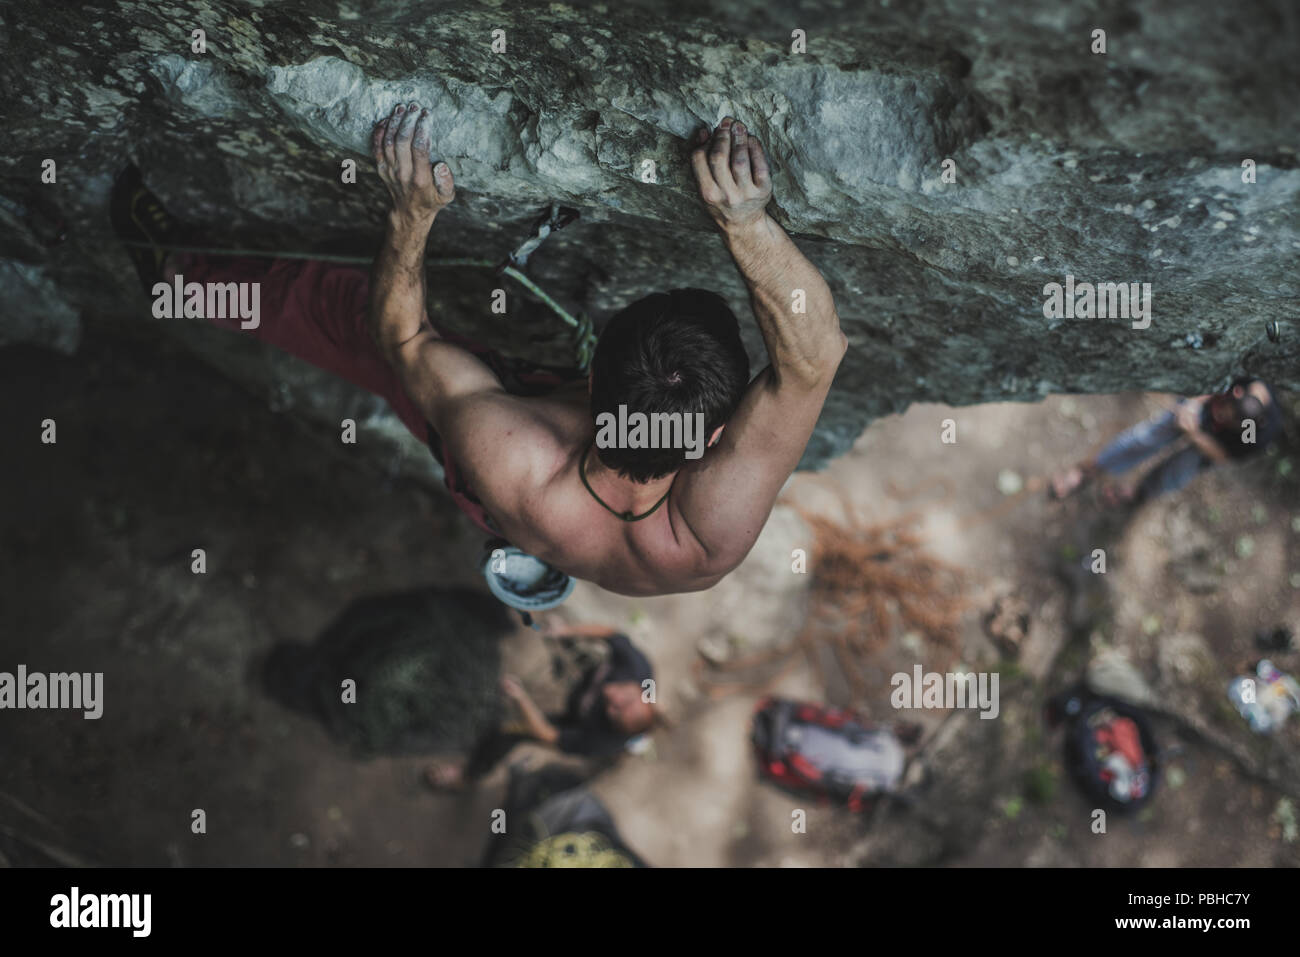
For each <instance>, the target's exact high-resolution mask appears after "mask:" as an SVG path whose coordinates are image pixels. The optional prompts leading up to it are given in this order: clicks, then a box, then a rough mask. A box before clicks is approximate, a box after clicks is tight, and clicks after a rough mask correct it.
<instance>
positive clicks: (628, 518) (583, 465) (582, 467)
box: [578, 440, 672, 522]
mask: <svg viewBox="0 0 1300 957" xmlns="http://www.w3.org/2000/svg"><path fill="white" fill-rule="evenodd" d="M595 444H596V443H595V441H594V440H593V441H592V442H591V443H590V444H589V445H588V446H587V450H586V451H585V452H583V453H582V459H581V460H580V461H579V462H578V474H579V475H580V476H582V484H583V485H584V486H585V487H586V489H587V491H588V492H590V493H591V497H592V498H594V499H595V500H596V501H597V502H600V504H601V507H602V508H604V509H605V511H607V512H609V514H611V515H613V516H615V517H616V518H618V519H621V520H622V521H624V522H639V521H641V519H643V518H649V517H650V516H651V515H653V514H654V513H655V510H656V509H658V508H659V506H660V505H662V504H663V503H664V502H666V501H668V492H671V491H672V487H671V486H670V487H669V489H668V492H664V497H663V498H661V499H660V500H659V501H657V502H655V504H654V507H653V508H651V509H650V511H648V512H642V513H641V514H640V515H633V514H632V513H631V512H617V511H615V510H614V509H612V508H610V507H609V506H608V505H606V504H605V503H604V501H602V500H601V497H600V496H599V495H597V494H596V490H595V489H593V488H592V487H591V483H590V482H588V481H587V456H588V455H590V454H591V448H592V446H593V445H595Z"/></svg>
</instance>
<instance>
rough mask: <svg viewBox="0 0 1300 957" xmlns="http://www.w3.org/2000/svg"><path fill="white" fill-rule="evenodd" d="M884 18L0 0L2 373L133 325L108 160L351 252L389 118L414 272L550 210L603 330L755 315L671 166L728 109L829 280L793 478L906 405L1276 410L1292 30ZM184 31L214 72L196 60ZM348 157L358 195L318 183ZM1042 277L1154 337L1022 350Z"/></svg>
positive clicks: (306, 381)
mask: <svg viewBox="0 0 1300 957" xmlns="http://www.w3.org/2000/svg"><path fill="white" fill-rule="evenodd" d="M901 6H903V5H902V4H887V3H884V2H877V3H871V4H859V3H856V2H853V3H850V2H847V0H845V2H835V0H828V2H823V3H818V4H816V5H815V6H812V7H810V8H809V9H807V10H805V11H803V12H801V13H798V14H796V13H784V12H781V11H780V10H778V9H776V8H775V7H772V6H770V5H767V4H764V3H760V2H757V0H740V2H730V3H722V2H718V0H714V2H712V3H709V4H704V5H697V4H687V3H684V2H682V3H672V2H670V3H650V2H648V0H647V2H643V3H619V4H595V5H591V4H577V5H574V6H565V5H561V4H549V5H546V6H541V5H531V4H530V5H525V4H516V3H495V4H481V3H449V4H441V5H438V6H437V8H436V9H434V7H433V6H432V5H428V4H413V3H382V4H374V3H360V2H351V3H349V2H340V3H304V2H294V0H290V2H282V3H273V4H272V3H267V4H264V5H261V4H242V3H235V2H220V0H175V2H164V3H142V2H129V0H102V2H99V3H96V4H92V5H86V6H73V7H64V6H61V5H51V4H48V3H37V2H35V0H16V2H12V3H10V4H8V5H6V7H5V8H4V10H3V12H0V52H2V53H3V57H2V58H0V80H2V81H3V88H4V90H5V93H6V96H5V99H4V103H3V104H2V105H0V111H3V112H2V113H0V117H2V119H0V123H2V125H3V128H4V130H5V133H6V137H7V141H8V148H7V149H6V150H5V151H4V155H3V157H0V200H3V201H0V221H2V223H3V226H4V229H3V238H0V296H3V299H4V302H5V308H4V310H3V315H2V317H0V342H3V341H37V342H43V343H46V344H48V345H50V346H52V347H56V348H60V349H64V350H67V349H71V348H73V347H74V346H75V343H76V341H77V335H78V324H79V322H81V321H84V320H85V319H86V318H92V319H93V318H96V317H104V318H112V319H116V320H132V321H140V322H151V321H154V320H151V319H149V318H148V304H147V300H146V299H145V297H144V296H143V294H142V293H141V292H140V291H139V290H138V288H137V287H136V284H135V282H134V277H133V276H132V274H131V272H130V270H129V269H128V267H127V261H126V259H125V257H124V256H123V254H122V253H121V251H120V249H119V248H117V247H116V246H115V245H114V243H113V242H112V240H111V236H110V234H109V231H108V227H107V215H106V199H107V195H108V191H109V187H110V185H111V182H112V177H113V174H114V173H115V172H116V170H117V169H119V168H120V166H121V165H122V164H123V163H124V162H125V161H126V160H127V159H128V158H134V159H135V160H136V161H137V162H139V163H140V165H141V166H142V167H143V168H144V170H145V175H146V179H147V181H148V182H150V183H151V184H153V185H154V186H155V188H156V189H157V191H158V192H159V193H160V195H162V196H163V198H164V199H165V200H166V201H167V203H168V204H169V206H170V207H172V208H173V210H174V211H175V212H176V213H177V214H178V215H180V216H181V217H183V218H185V219H187V220H191V221H194V222H196V223H199V224H202V225H204V226H205V227H206V228H207V229H209V230H210V231H211V234H212V236H213V237H214V238H215V239H220V240H223V241H228V242H235V241H237V242H239V243H241V244H243V245H246V246H256V247H258V248H265V249H274V248H298V249H316V250H322V249H331V250H340V249H347V250H350V251H353V252H358V253H363V254H364V253H368V252H369V251H370V250H372V249H373V244H374V242H375V240H376V238H377V236H378V233H379V229H380V222H381V216H382V211H383V204H384V194H383V191H382V189H381V187H380V185H379V183H378V181H377V180H376V179H375V178H374V176H373V174H372V173H371V172H370V170H369V165H368V162H367V159H366V156H365V149H366V146H365V144H366V142H367V134H368V131H369V129H370V127H371V124H372V123H373V122H374V121H375V120H376V119H377V118H378V117H379V116H380V115H381V114H383V113H384V112H386V111H387V110H388V109H389V108H390V107H391V105H392V104H393V103H394V102H396V101H397V100H398V99H408V100H409V99H419V100H420V101H421V102H424V103H434V104H436V105H437V109H438V114H437V123H436V126H435V135H434V145H435V148H436V151H437V152H438V153H439V154H440V155H441V156H442V157H444V158H446V159H447V160H448V162H450V163H451V165H452V167H453V169H454V170H455V172H456V175H457V180H458V186H459V199H458V200H457V203H456V204H455V205H454V207H452V208H451V209H449V211H448V212H447V214H446V215H444V216H443V217H442V218H440V220H439V222H438V224H437V227H436V232H435V237H434V240H433V243H432V247H433V252H434V253H435V254H437V255H444V256H481V257H484V258H488V259H498V258H500V257H501V256H502V255H503V254H504V253H505V252H506V251H508V250H509V249H511V248H513V247H514V246H515V245H516V244H517V243H518V242H519V241H521V240H522V239H523V238H524V236H525V235H526V233H527V226H528V224H529V223H530V222H531V220H532V219H533V217H534V216H535V215H536V213H537V211H538V209H539V208H540V207H542V206H543V205H544V204H545V203H546V202H549V201H552V200H554V201H561V202H564V203H567V204H570V205H574V206H577V207H579V208H580V209H581V211H582V217H583V218H582V220H581V221H580V222H579V223H578V224H576V225H574V226H571V227H569V228H568V229H566V230H565V231H564V232H563V233H561V234H559V235H558V236H557V237H555V238H554V239H552V240H550V241H549V242H548V243H547V245H545V246H544V247H542V250H541V251H540V252H539V253H537V254H536V256H535V257H534V259H533V260H532V262H531V265H530V268H531V270H532V272H533V274H534V275H535V277H536V278H537V279H538V281H539V282H541V283H542V285H543V286H544V288H546V289H547V291H548V292H550V293H551V294H552V295H554V296H556V297H557V298H558V299H559V300H561V301H562V302H565V303H567V304H569V305H571V306H573V307H574V308H577V309H582V310H584V311H586V312H588V313H589V314H590V315H591V316H593V317H594V318H595V319H596V320H597V323H599V321H600V319H601V318H603V317H604V316H607V315H609V314H610V313H611V312H612V311H614V310H616V309H617V308H619V307H621V306H622V305H624V304H626V303H627V302H629V301H631V300H633V299H635V298H637V297H639V296H641V295H643V294H645V293H647V292H650V291H653V290H656V289H660V288H665V287H669V286H684V285H699V286H707V287H712V288H715V289H717V290H719V291H720V292H722V293H723V294H724V295H726V296H727V297H728V298H729V299H730V300H731V302H732V304H733V306H734V308H736V310H737V311H738V312H739V313H740V314H741V315H742V317H745V316H747V314H748V307H747V304H746V300H745V295H744V289H743V285H742V284H741V282H740V280H739V277H738V276H737V275H736V273H735V271H734V269H733V268H732V266H731V264H730V261H729V259H728V258H727V256H726V253H725V251H724V249H723V247H722V244H721V242H720V240H719V239H718V237H717V236H716V235H714V234H713V233H712V231H711V226H710V224H709V222H708V220H707V217H706V216H705V214H704V213H703V211H702V210H701V209H700V207H699V205H698V203H697V201H696V200H695V198H694V186H693V183H692V179H691V175H690V168H689V165H688V163H687V162H686V161H685V159H684V154H683V151H682V150H683V145H684V138H685V137H687V136H688V134H690V133H691V132H692V130H693V129H694V128H696V126H697V125H698V124H699V123H701V122H714V121H716V120H717V119H718V118H719V117H720V116H722V115H724V114H726V113H732V114H734V115H736V116H738V117H740V118H741V119H743V120H744V121H745V122H747V123H748V124H749V125H750V126H751V127H752V128H753V129H755V130H756V131H757V132H758V134H759V135H760V136H761V137H762V138H763V140H764V142H765V144H766V145H767V147H768V149H769V152H770V154H771V156H772V160H773V163H774V165H775V176H774V179H775V187H776V204H775V206H774V214H775V215H776V216H777V217H778V218H779V219H780V220H781V221H782V222H783V223H784V224H785V225H786V227H787V228H788V229H789V230H790V231H791V232H792V233H793V234H795V235H796V236H797V237H798V240H799V242H800V244H801V245H802V246H803V248H804V249H805V250H806V251H807V253H808V255H809V256H810V257H811V258H812V259H813V260H814V261H815V262H816V263H817V264H818V265H819V266H820V267H821V268H822V270H823V271H824V273H825V274H826V276H827V278H828V280H829V281H830V283H831V285H832V287H833V289H834V291H835V294H836V301H837V305H838V308H839V311H840V314H841V317H842V319H843V321H844V324H845V328H846V331H847V332H848V334H849V337H850V340H851V351H850V353H849V356H848V357H847V360H846V362H845V364H844V367H843V370H842V372H841V376H840V379H839V381H838V383H837V388H836V390H835V391H834V392H833V393H832V395H831V398H830V400H829V402H828V405H827V409H826V412H825V414H824V416H823V420H822V424H821V427H820V429H819V431H818V434H817V435H816V436H815V437H814V440H813V442H812V443H811V444H810V446H809V450H808V454H807V456H806V458H805V464H808V465H812V464H816V463H817V462H819V461H822V460H824V459H825V458H826V457H827V456H829V455H832V454H834V453H835V452H837V451H839V450H842V449H843V448H845V447H846V446H847V444H848V443H850V442H851V441H852V440H853V438H854V437H855V436H856V435H857V434H858V433H859V432H860V430H861V429H862V428H863V426H864V425H865V424H866V423H867V422H868V421H870V419H872V418H873V417H875V416H878V415H881V414H885V413H887V412H890V411H895V410H898V409H900V408H902V407H904V406H905V405H906V404H907V403H909V402H911V401H917V400H938V401H944V402H948V403H955V404H962V403H972V402H978V401H986V400H992V399H1031V398H1034V397H1036V396H1039V395H1042V394H1045V393H1048V392H1054V391H1084V392H1103V391H1118V390H1124V389H1132V388H1153V389H1168V390H1178V391H1195V392H1201V391H1204V390H1206V389H1207V388H1211V387H1214V386H1216V385H1218V384H1220V383H1221V382H1222V380H1223V379H1224V378H1225V377H1226V376H1229V375H1231V374H1234V373H1237V372H1239V371H1241V370H1243V369H1248V370H1250V371H1252V372H1255V373H1258V374H1262V375H1266V376H1268V377H1271V378H1272V379H1274V380H1275V381H1276V382H1278V383H1279V384H1282V385H1285V386H1289V387H1292V388H1294V387H1296V386H1297V385H1300V373H1298V372H1297V369H1300V363H1297V361H1296V360H1297V357H1298V356H1300V324H1298V323H1297V322H1296V315H1295V313H1294V308H1295V300H1296V297H1297V279H1296V272H1295V263H1296V261H1297V254H1300V202H1298V200H1300V171H1298V170H1297V169H1296V152H1295V151H1296V149H1297V147H1300V136H1298V135H1297V134H1298V133H1300V114H1298V113H1297V111H1296V110H1295V108H1294V103H1295V100H1296V96H1297V93H1300V56H1297V53H1300V10H1297V8H1296V7H1294V5H1290V4H1287V3H1284V2H1282V0H1275V2H1245V3H1239V4H1233V5H1231V6H1230V7H1224V6H1223V5H1220V4H1213V3H1210V2H1208V0H1206V2H1197V3H1188V4H1179V5H1177V6H1171V5H1168V4H1162V3H1154V2H1149V3H1144V2H1138V3H1106V2H1103V3H1089V4H1071V5H1061V4H1058V3H1056V2H1047V0H1042V2H1029V3H1025V4H1019V5H1017V7H1016V9H1015V11H1014V12H1008V11H1005V10H1003V9H1001V8H998V9H994V8H993V6H992V5H985V4H981V3H977V2H962V0H946V2H927V3H922V4H908V5H906V10H902V9H896V7H901ZM196 28H201V29H203V30H204V31H205V32H206V36H207V43H208V46H207V51H206V53H203V54H197V53H194V52H192V51H191V48H190V36H191V31H193V30H194V29H196ZM1096 28H1101V29H1105V30H1106V31H1107V52H1106V53H1105V54H1104V55H1094V54H1093V53H1091V52H1090V50H1089V46H1090V43H1091V40H1090V35H1091V33H1092V31H1093V30H1094V29H1096ZM496 29H503V30H505V31H506V34H505V36H506V43H507V48H506V52H505V53H504V54H500V53H495V52H493V51H492V49H491V42H492V31H493V30H496ZM794 29H802V30H805V31H807V35H808V52H807V53H805V54H794V53H791V52H790V36H791V31H792V30H794ZM45 158H53V159H55V160H56V161H57V163H58V181H57V183H56V184H54V185H43V184H42V183H41V181H40V174H41V161H42V160H43V159H45ZM349 158H350V159H355V160H357V162H358V165H359V169H358V182H357V183H356V184H354V185H349V184H344V183H342V182H340V164H341V163H342V162H343V161H344V160H346V159H349ZM946 159H952V160H953V162H954V163H955V169H956V182H955V183H946V182H944V181H943V179H942V177H941V174H942V173H943V169H944V167H943V164H944V161H945V160H946ZM1243 159H1252V160H1253V161H1254V162H1255V164H1256V169H1257V182H1255V183H1253V184H1252V183H1243V182H1242V175H1241V163H1242V160H1243ZM646 161H653V163H654V164H655V180H656V181H655V182H645V181H643V171H644V170H645V163H646ZM46 207H48V208H56V209H57V210H58V211H59V212H60V213H61V214H62V216H63V217H64V219H65V220H66V221H67V222H68V224H69V225H70V227H71V237H70V239H69V240H68V241H67V242H64V243H62V244H60V245H57V246H53V247H50V248H46V247H45V246H43V245H42V243H41V237H40V230H39V228H38V226H39V224H38V226H33V225H31V222H30V216H29V211H30V210H32V209H36V208H46ZM1067 274H1072V275H1074V276H1075V277H1076V278H1077V279H1078V280H1079V281H1090V282H1125V283H1129V282H1150V283H1151V284H1152V296H1153V321H1152V324H1151V326H1150V328H1148V329H1145V330H1135V329H1132V328H1130V324H1129V321H1128V320H1125V319H1113V318H1112V319H1065V320H1049V319H1046V318H1044V315H1043V308H1042V307H1043V293H1042V290H1043V286H1044V284H1045V283H1048V282H1062V281H1064V278H1065V276H1066V275H1067ZM434 281H435V291H434V298H435V300H436V301H435V303H434V308H436V309H437V310H438V311H439V314H440V315H444V316H446V317H449V321H451V322H452V323H453V324H459V325H460V326H461V327H463V328H467V329H477V330H479V331H480V334H482V335H485V336H492V335H499V334H501V333H503V332H509V331H510V330H506V329H503V328H502V327H503V326H504V324H505V323H506V322H507V321H509V320H503V319H502V318H501V317H493V316H491V315H490V313H489V312H488V309H487V302H488V294H489V290H490V289H491V288H492V287H493V286H494V285H496V283H495V282H494V281H493V280H492V279H491V277H490V276H489V275H487V274H483V273H474V272H467V271H463V270H462V271H459V272H453V271H445V270H439V271H437V272H436V273H435V274H434ZM1270 320H1280V321H1281V336H1280V339H1279V341H1278V342H1276V343H1275V342H1272V341H1270V340H1269V339H1268V338H1267V337H1266V335H1265V324H1266V322H1268V321H1270ZM191 322H192V321H191ZM535 325H536V324H535V323H534V324H532V325H530V326H529V327H528V328H529V329H530V333H529V334H530V335H531V334H533V332H534V331H535V329H534V327H535ZM163 328H165V330H166V331H167V332H168V333H173V334H179V335H183V336H185V337H187V338H189V339H190V340H191V341H192V342H193V344H194V346H195V348H198V349H200V350H201V351H202V352H203V353H204V354H205V355H208V356H210V357H211V358H213V360H214V361H216V362H218V363H219V364H222V365H223V366H224V367H225V368H227V369H228V370H229V371H231V372H232V374H235V375H238V376H240V377H242V378H244V379H245V380H246V381H249V382H251V383H256V384H258V385H259V386H260V387H264V388H268V389H269V390H270V391H271V392H272V393H273V394H275V395H277V396H279V397H280V399H282V400H285V404H288V405H294V406H296V407H298V408H299V409H301V410H302V411H303V412H304V413H306V414H307V415H308V416H309V417H316V418H319V419H321V420H322V421H333V422H335V423H337V421H338V419H339V418H340V416H341V415H343V414H349V413H351V414H358V413H361V414H363V415H362V417H364V413H369V412H374V413H375V415H374V416H372V417H371V418H370V419H369V421H370V422H371V425H372V426H373V428H375V429H377V430H379V431H381V432H383V431H385V430H386V431H387V432H388V433H389V434H393V435H395V434H397V432H395V431H394V430H393V429H392V428H391V425H392V423H391V421H386V417H385V416H384V415H383V414H382V410H379V409H378V408H377V407H375V406H374V405H373V403H368V402H367V401H366V400H365V399H363V398H362V397H359V396H356V395H355V394H354V393H353V392H352V391H351V390H346V389H340V388H339V387H338V386H336V385H334V384H332V383H325V382H323V380H322V379H321V377H320V376H317V375H313V374H311V373H310V372H307V371H304V370H302V369H299V368H296V367H295V366H294V365H293V364H292V363H286V362H284V361H282V360H280V359H278V358H276V359H268V358H267V357H266V356H265V355H264V354H263V350H261V349H260V348H259V347H256V346H255V345H254V344H252V343H248V342H241V341H235V337H231V336H227V335H223V334H218V335H209V334H208V332H209V330H196V329H189V328H181V323H179V322H178V321H172V322H171V323H170V324H166V325H165V326H164V327H163ZM561 329H562V327H560V326H558V324H554V330H553V331H554V332H555V333H559V332H560V331H561ZM750 331H751V332H753V330H752V329H751V330H750ZM521 338H524V337H520V336H515V337H514V341H515V343H516V347H517V348H519V349H522V350H523V351H527V350H528V349H530V348H533V346H532V345H530V344H529V343H528V342H527V341H520V340H521ZM749 341H750V343H751V352H752V354H753V356H754V357H755V358H756V359H757V358H758V357H761V356H762V350H761V343H760V342H759V340H758V338H757V335H751V336H750V338H749ZM388 418H390V417H388Z"/></svg>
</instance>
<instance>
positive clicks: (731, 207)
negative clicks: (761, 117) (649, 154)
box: [691, 116, 772, 229]
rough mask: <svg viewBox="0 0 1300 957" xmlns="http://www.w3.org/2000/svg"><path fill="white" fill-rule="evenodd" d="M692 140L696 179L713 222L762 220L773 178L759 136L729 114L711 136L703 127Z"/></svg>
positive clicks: (730, 224) (733, 224)
mask: <svg viewBox="0 0 1300 957" xmlns="http://www.w3.org/2000/svg"><path fill="white" fill-rule="evenodd" d="M695 142H696V146H695V149H694V150H693V151H692V152H691V164H692V165H693V166H694V167H695V181H696V183H698V184H699V187H700V199H702V200H704V205H705V207H707V208H708V211H709V215H710V216H712V217H713V220H714V222H716V223H717V224H718V225H719V226H721V227H722V228H723V229H729V228H733V227H743V226H747V225H749V224H751V223H753V222H756V221H758V220H761V219H762V218H763V216H764V215H765V214H764V212H763V210H764V208H765V207H766V206H767V202H768V200H770V199H771V198H772V178H771V176H770V175H769V173H768V168H767V157H766V156H765V155H764V154H763V147H762V145H761V144H760V143H759V142H758V140H757V139H756V138H755V137H754V136H752V135H750V133H749V131H748V130H747V129H745V125H744V124H743V123H737V122H736V121H734V120H733V119H732V118H731V117H729V116H728V117H725V118H724V119H723V120H722V123H721V124H719V126H718V128H717V129H716V130H714V131H713V135H712V136H710V135H709V131H708V128H707V127H706V128H702V129H701V130H700V131H699V133H697V134H696V137H695Z"/></svg>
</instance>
